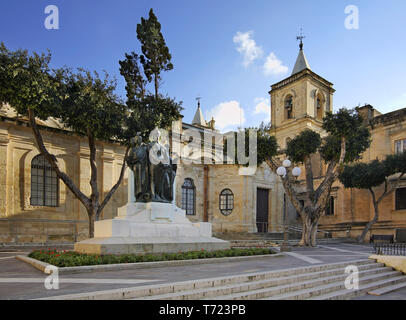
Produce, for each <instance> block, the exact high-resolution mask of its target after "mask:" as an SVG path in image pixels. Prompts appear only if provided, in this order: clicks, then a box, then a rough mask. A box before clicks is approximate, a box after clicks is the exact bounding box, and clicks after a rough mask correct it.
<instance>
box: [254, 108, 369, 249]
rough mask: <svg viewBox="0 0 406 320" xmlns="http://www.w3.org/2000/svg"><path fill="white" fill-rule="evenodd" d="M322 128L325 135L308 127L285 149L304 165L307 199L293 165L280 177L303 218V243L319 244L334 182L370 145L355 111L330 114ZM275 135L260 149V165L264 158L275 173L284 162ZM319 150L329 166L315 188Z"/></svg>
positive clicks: (293, 158)
mask: <svg viewBox="0 0 406 320" xmlns="http://www.w3.org/2000/svg"><path fill="white" fill-rule="evenodd" d="M323 129H324V131H325V133H326V135H325V136H324V137H322V136H321V135H320V133H318V132H316V131H313V130H310V129H305V130H304V131H302V132H301V133H300V134H298V135H297V136H296V137H295V138H294V139H292V140H291V141H289V142H288V144H287V149H286V150H285V151H283V152H284V153H285V154H286V156H287V157H288V158H289V159H290V160H291V161H292V162H293V163H294V164H297V165H299V164H303V166H304V175H305V183H304V185H305V192H304V198H303V197H302V192H300V191H301V190H299V188H298V183H297V181H296V178H295V177H294V176H293V174H292V169H291V168H288V169H287V173H286V175H285V176H283V177H281V179H282V184H283V186H284V189H285V192H286V194H287V196H288V197H289V199H290V201H291V203H292V205H293V206H294V208H295V209H296V211H297V212H298V213H299V215H300V216H301V218H302V222H303V233H302V239H301V241H300V245H302V246H315V245H316V235H317V228H318V222H319V220H320V217H321V216H323V215H324V213H325V209H326V206H327V204H328V199H329V196H330V193H331V187H332V185H333V183H334V182H335V181H336V180H337V178H338V176H339V174H340V173H341V171H342V169H343V166H344V165H345V164H346V163H350V162H352V161H355V160H357V159H359V158H360V157H361V155H362V153H363V152H364V151H365V150H366V149H367V148H368V147H369V145H370V132H369V130H368V129H367V128H366V127H364V126H363V125H362V118H361V117H360V116H359V114H358V113H357V112H356V111H355V110H347V109H344V108H343V109H340V110H339V111H338V112H337V113H335V114H333V113H327V114H326V116H325V118H324V119H323ZM272 138H273V139H274V137H272ZM272 138H271V137H269V138H268V139H271V140H270V142H268V148H258V159H259V161H258V164H260V163H261V162H262V159H263V161H265V162H266V163H267V164H268V166H269V167H270V168H271V169H272V171H274V172H275V173H276V170H277V169H278V167H279V166H281V161H280V160H279V157H278V154H277V153H278V152H277V150H276V148H277V147H276V146H275V144H274V143H272V140H273V139H272ZM317 153H318V154H319V155H320V158H321V159H322V161H323V162H324V164H325V166H326V172H325V175H324V177H323V178H322V180H321V182H320V184H319V185H318V186H317V188H316V186H315V177H314V172H313V163H312V157H313V156H314V155H315V154H317ZM260 159H261V160H260ZM292 167H293V166H292ZM301 200H304V202H301Z"/></svg>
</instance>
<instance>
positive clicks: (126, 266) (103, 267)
mask: <svg viewBox="0 0 406 320" xmlns="http://www.w3.org/2000/svg"><path fill="white" fill-rule="evenodd" d="M281 256H284V254H283V253H274V254H266V255H256V256H241V257H226V258H209V259H190V260H171V261H155V262H137V263H118V264H100V265H93V266H81V267H63V268H58V272H59V274H60V275H61V274H77V273H87V272H103V271H120V270H136V269H144V268H161V267H175V266H187V265H196V264H211V263H222V262H238V261H249V260H256V259H267V258H274V257H281ZM16 259H18V260H21V261H24V262H26V263H29V264H31V265H32V266H33V267H34V268H37V269H38V270H40V271H42V272H44V273H45V268H46V267H48V266H50V267H51V268H55V266H53V265H51V264H48V263H45V262H42V261H39V260H36V259H32V258H29V257H26V256H16Z"/></svg>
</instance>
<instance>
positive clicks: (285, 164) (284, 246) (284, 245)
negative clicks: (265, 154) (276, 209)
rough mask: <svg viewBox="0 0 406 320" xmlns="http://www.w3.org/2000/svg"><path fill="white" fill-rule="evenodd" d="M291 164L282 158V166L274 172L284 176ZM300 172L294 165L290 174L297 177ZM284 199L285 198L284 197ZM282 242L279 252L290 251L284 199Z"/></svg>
mask: <svg viewBox="0 0 406 320" xmlns="http://www.w3.org/2000/svg"><path fill="white" fill-rule="evenodd" d="M291 165H292V162H291V161H290V160H288V159H286V160H284V161H283V162H282V166H280V167H279V168H278V169H277V170H276V173H277V175H278V176H280V177H281V178H284V177H285V176H286V174H287V172H288V171H287V168H289V167H290V166H291ZM301 173H302V170H300V168H299V167H294V168H293V169H292V175H293V176H294V177H295V178H297V177H298V176H300V174H301ZM284 199H286V198H284ZM283 225H284V228H283V243H282V246H281V252H286V251H290V247H289V229H288V224H287V217H286V201H284V203H283Z"/></svg>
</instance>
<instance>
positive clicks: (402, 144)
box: [395, 139, 406, 154]
mask: <svg viewBox="0 0 406 320" xmlns="http://www.w3.org/2000/svg"><path fill="white" fill-rule="evenodd" d="M404 151H406V139H402V140H397V141H395V154H400V153H403V152H404Z"/></svg>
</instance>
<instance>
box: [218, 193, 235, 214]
mask: <svg viewBox="0 0 406 320" xmlns="http://www.w3.org/2000/svg"><path fill="white" fill-rule="evenodd" d="M233 209H234V194H233V192H232V191H231V190H230V189H224V190H223V191H221V193H220V212H221V213H222V214H223V215H225V216H228V215H230V214H231V212H233Z"/></svg>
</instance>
